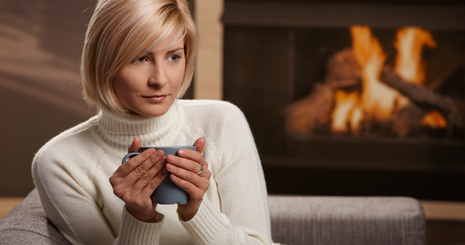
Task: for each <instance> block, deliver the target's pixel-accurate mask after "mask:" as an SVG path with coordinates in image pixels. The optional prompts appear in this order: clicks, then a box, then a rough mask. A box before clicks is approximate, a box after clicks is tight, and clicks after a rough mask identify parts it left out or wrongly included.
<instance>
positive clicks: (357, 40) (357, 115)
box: [331, 26, 447, 134]
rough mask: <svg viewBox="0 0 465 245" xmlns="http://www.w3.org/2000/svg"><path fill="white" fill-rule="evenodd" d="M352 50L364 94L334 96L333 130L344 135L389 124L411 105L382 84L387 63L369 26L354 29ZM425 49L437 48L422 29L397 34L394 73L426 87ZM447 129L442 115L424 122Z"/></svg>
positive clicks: (409, 29)
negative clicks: (366, 124)
mask: <svg viewBox="0 0 465 245" xmlns="http://www.w3.org/2000/svg"><path fill="white" fill-rule="evenodd" d="M350 32H351V35H352V50H353V52H354V55H355V57H356V59H357V61H358V63H359V65H360V68H361V71H362V73H361V79H362V91H361V94H358V93H354V92H353V93H347V92H345V91H342V90H337V91H336V92H335V106H334V110H333V114H332V125H331V126H332V130H333V132H335V133H344V132H348V130H349V127H350V130H351V131H352V132H353V133H354V134H356V132H357V131H358V127H359V125H360V123H361V122H362V121H363V120H365V119H366V120H376V121H378V122H382V121H387V120H389V119H390V117H391V116H392V114H393V113H394V112H395V111H396V110H398V109H400V108H402V107H404V106H406V105H407V104H408V103H410V102H409V100H408V99H407V98H405V97H404V96H402V95H401V94H400V93H399V92H397V91H396V90H394V89H392V88H390V87H388V86H387V85H385V84H384V83H382V82H381V81H380V80H379V76H380V74H381V69H382V68H383V66H384V63H385V60H386V58H387V57H386V54H385V53H384V51H383V48H382V46H381V44H380V43H379V41H378V39H377V38H376V37H374V36H373V35H372V33H371V31H370V28H369V27H367V26H352V27H351V28H350ZM424 46H429V47H436V46H437V43H436V42H435V41H434V39H433V37H432V36H431V34H430V33H429V32H427V31H425V30H423V29H421V28H416V27H406V28H402V29H400V30H399V31H398V32H397V35H396V41H395V42H394V47H395V48H396V49H397V56H396V61H395V69H394V70H395V72H396V73H397V74H399V76H401V77H402V78H403V79H404V80H406V81H409V82H412V83H415V84H423V83H424V80H425V67H424V64H423V63H422V57H421V51H422V48H423V47H424ZM423 124H424V125H428V126H430V127H435V128H438V127H445V126H444V125H447V122H446V120H445V119H444V118H443V116H442V115H441V114H440V113H439V112H431V113H430V114H428V115H426V116H425V118H424V119H423V120H422V125H423Z"/></svg>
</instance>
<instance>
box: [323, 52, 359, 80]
mask: <svg viewBox="0 0 465 245" xmlns="http://www.w3.org/2000/svg"><path fill="white" fill-rule="evenodd" d="M326 68H327V74H326V77H325V83H326V84H328V85H330V86H331V87H332V88H335V89H336V88H343V87H350V86H354V85H358V84H360V82H361V80H360V74H361V69H360V65H359V64H358V62H357V59H356V58H355V55H354V52H353V51H352V49H351V48H347V49H344V50H342V51H340V52H337V53H336V54H334V56H333V57H331V59H329V61H328V63H327V64H326Z"/></svg>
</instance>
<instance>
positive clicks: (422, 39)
mask: <svg viewBox="0 0 465 245" xmlns="http://www.w3.org/2000/svg"><path fill="white" fill-rule="evenodd" d="M425 45H426V46H429V47H436V46H437V43H436V41H434V40H433V37H432V36H431V33H429V32H427V31H425V30H423V29H421V28H416V27H405V28H402V29H400V30H399V31H398V32H397V35H396V41H395V42H394V47H395V48H396V49H397V56H396V62H395V67H394V71H395V72H396V73H397V74H398V75H399V76H400V77H402V78H403V79H404V80H405V81H407V82H411V83H414V84H423V83H424V80H425V66H424V64H423V62H422V57H421V51H422V49H423V46H425ZM398 102H399V107H400V108H402V107H404V106H406V105H407V104H408V103H409V100H408V99H407V98H405V97H404V96H401V95H399V100H398Z"/></svg>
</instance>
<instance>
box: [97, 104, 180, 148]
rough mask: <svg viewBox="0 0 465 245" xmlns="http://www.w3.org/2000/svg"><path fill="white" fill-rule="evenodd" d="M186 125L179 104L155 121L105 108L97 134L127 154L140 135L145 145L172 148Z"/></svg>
mask: <svg viewBox="0 0 465 245" xmlns="http://www.w3.org/2000/svg"><path fill="white" fill-rule="evenodd" d="M183 122H184V115H183V112H182V108H181V107H180V106H178V103H177V101H175V102H174V103H173V105H172V106H171V108H170V109H169V110H168V111H167V112H166V113H165V114H164V115H162V116H159V117H152V118H146V117H141V116H129V117H127V116H121V115H118V114H116V113H114V112H112V111H110V110H108V109H102V111H101V112H100V114H99V115H98V121H97V134H98V137H99V138H100V139H101V140H103V142H104V144H105V145H106V146H108V147H109V148H111V149H112V150H113V151H116V152H118V154H125V153H127V149H128V147H129V145H131V143H132V141H133V140H134V137H136V136H138V137H139V138H140V139H141V141H142V146H167V145H170V144H171V142H172V141H173V140H174V138H175V137H176V135H177V134H178V133H179V132H180V130H181V127H182V124H183Z"/></svg>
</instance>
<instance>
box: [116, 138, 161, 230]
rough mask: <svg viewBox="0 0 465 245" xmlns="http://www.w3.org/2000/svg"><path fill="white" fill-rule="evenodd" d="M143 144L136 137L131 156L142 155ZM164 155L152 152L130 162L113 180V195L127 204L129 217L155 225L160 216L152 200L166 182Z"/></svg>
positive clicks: (147, 152)
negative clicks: (139, 152) (158, 188)
mask: <svg viewBox="0 0 465 245" xmlns="http://www.w3.org/2000/svg"><path fill="white" fill-rule="evenodd" d="M140 146H141V140H140V138H139V137H135V138H134V141H133V142H132V144H131V146H129V148H128V152H136V151H139V149H140ZM165 161H166V158H165V157H164V156H163V151H161V150H158V151H155V149H153V148H151V149H148V150H146V151H144V152H142V153H141V154H139V155H137V156H135V157H133V158H131V159H129V160H128V161H127V162H126V163H124V164H122V165H121V166H120V167H119V168H118V169H117V170H116V171H115V172H114V173H113V175H112V176H111V177H110V183H111V186H112V187H113V192H114V193H115V195H116V196H117V197H119V198H120V199H121V200H123V201H124V202H125V203H126V209H127V210H128V212H129V213H130V214H132V215H133V216H134V217H136V218H137V219H139V220H142V221H145V222H156V218H157V216H158V213H157V211H156V206H154V205H153V204H152V200H151V199H150V196H151V195H152V193H153V191H154V190H155V189H156V188H157V187H158V186H159V185H160V183H161V182H162V181H163V179H165V177H166V175H167V174H168V172H167V171H166V168H165V164H164V163H165Z"/></svg>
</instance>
